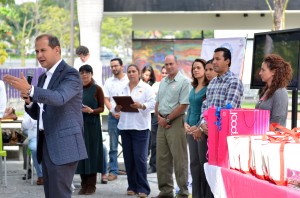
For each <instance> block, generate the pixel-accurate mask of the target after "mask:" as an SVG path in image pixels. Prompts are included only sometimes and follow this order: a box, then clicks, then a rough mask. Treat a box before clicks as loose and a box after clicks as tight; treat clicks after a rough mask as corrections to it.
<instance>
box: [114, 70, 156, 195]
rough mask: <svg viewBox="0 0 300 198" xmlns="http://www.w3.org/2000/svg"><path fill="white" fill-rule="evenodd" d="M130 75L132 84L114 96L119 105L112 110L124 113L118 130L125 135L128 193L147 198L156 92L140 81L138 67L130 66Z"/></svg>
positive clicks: (124, 154) (124, 151)
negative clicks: (150, 143)
mask: <svg viewBox="0 0 300 198" xmlns="http://www.w3.org/2000/svg"><path fill="white" fill-rule="evenodd" d="M127 76H128V79H129V83H128V84H127V85H126V86H125V87H124V89H122V90H121V91H120V93H119V94H118V95H119V96H120V97H115V98H114V99H115V101H116V103H117V106H115V107H112V109H114V111H115V112H121V114H120V120H119V124H118V129H119V130H120V134H121V138H122V144H123V156H124V161H125V167H126V172H127V181H128V188H127V195H137V196H138V197H147V196H148V195H149V194H150V187H149V183H148V181H147V156H148V144H149V134H150V128H151V111H152V110H153V109H154V106H155V95H154V92H153V90H152V89H151V86H150V85H148V84H147V83H144V82H143V81H141V80H140V76H141V74H140V70H139V68H138V66H136V65H134V64H131V65H129V66H128V68H127ZM124 96H130V97H131V98H132V100H131V99H130V98H129V97H125V98H126V99H125V98H124ZM118 98H119V99H118ZM120 98H123V99H121V100H120ZM128 98H129V99H128Z"/></svg>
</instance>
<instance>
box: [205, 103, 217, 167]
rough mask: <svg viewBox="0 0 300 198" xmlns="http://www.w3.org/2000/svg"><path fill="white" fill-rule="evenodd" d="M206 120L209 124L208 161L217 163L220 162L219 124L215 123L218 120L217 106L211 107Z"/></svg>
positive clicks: (212, 163)
mask: <svg viewBox="0 0 300 198" xmlns="http://www.w3.org/2000/svg"><path fill="white" fill-rule="evenodd" d="M203 114H206V116H205V115H204V117H205V120H206V122H207V126H208V143H207V144H208V163H209V164H211V165H217V164H218V163H217V162H218V149H217V145H218V142H219V133H218V130H217V125H216V124H215V122H216V120H217V116H216V108H215V107H211V108H209V109H208V110H207V111H206V113H203Z"/></svg>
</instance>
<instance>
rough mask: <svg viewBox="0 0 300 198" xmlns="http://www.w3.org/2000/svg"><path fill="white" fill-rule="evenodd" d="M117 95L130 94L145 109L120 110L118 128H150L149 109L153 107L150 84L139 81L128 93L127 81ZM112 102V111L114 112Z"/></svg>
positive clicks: (153, 99)
mask: <svg viewBox="0 0 300 198" xmlns="http://www.w3.org/2000/svg"><path fill="white" fill-rule="evenodd" d="M119 96H131V98H132V100H133V101H134V102H138V103H141V104H143V105H144V106H145V107H146V109H145V110H143V109H138V110H139V112H122V111H121V114H120V120H119V123H118V129H120V130H146V129H149V130H150V129H151V111H152V110H153V109H154V107H155V95H154V92H153V90H152V88H151V86H150V85H148V84H147V83H144V82H143V81H140V82H139V83H138V85H137V86H136V87H135V88H133V90H132V92H131V93H130V88H129V83H127V84H126V86H125V87H124V88H123V89H122V90H120V92H119ZM115 107H116V105H115V104H114V105H113V106H112V109H111V110H112V111H114V113H115Z"/></svg>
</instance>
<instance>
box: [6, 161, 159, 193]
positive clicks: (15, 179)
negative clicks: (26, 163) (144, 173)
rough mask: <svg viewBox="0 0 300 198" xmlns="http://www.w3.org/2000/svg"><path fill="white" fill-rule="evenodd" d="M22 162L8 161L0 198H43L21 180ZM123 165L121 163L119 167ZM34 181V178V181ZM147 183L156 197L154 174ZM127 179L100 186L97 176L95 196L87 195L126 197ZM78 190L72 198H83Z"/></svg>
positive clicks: (77, 182)
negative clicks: (5, 179)
mask: <svg viewBox="0 0 300 198" xmlns="http://www.w3.org/2000/svg"><path fill="white" fill-rule="evenodd" d="M22 163H23V162H22V161H16V160H13V161H8V162H7V166H8V187H6V188H5V187H3V186H1V187H0V197H1V198H40V197H44V192H43V187H42V186H37V185H36V184H35V183H34V184H33V185H31V183H30V180H28V181H24V180H22V176H23V175H24V172H25V171H23V170H22V166H23V165H22ZM122 165H123V164H122V163H121V164H120V166H122ZM35 180H36V176H35V179H34V181H35ZM148 181H149V184H150V187H151V194H150V196H149V197H151V196H156V195H157V193H158V189H157V177H156V173H153V174H150V175H148ZM74 184H75V186H78V185H80V177H79V176H78V175H75V178H74ZM126 188H127V179H126V175H120V176H119V177H118V179H117V180H115V181H112V182H108V184H101V183H100V177H99V176H98V182H97V190H96V194H94V195H89V196H88V197H91V198H92V197H97V198H99V197H103V198H104V197H111V198H122V197H128V196H127V195H126ZM78 191H79V190H75V192H74V193H73V197H83V196H82V195H78V194H77V193H78Z"/></svg>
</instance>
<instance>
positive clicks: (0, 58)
mask: <svg viewBox="0 0 300 198" xmlns="http://www.w3.org/2000/svg"><path fill="white" fill-rule="evenodd" d="M6 48H7V46H6V45H5V44H4V43H3V42H0V65H2V64H3V63H4V62H5V61H6V59H7V57H8V54H7V53H6V50H5V49H6Z"/></svg>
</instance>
